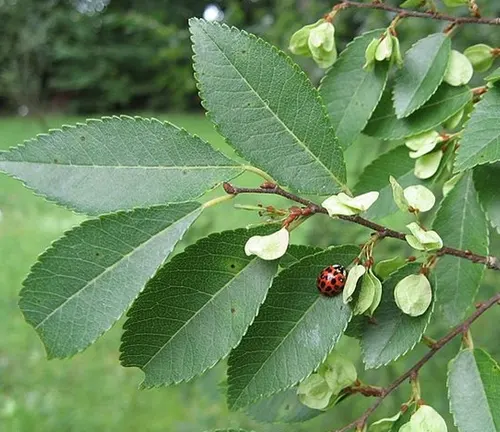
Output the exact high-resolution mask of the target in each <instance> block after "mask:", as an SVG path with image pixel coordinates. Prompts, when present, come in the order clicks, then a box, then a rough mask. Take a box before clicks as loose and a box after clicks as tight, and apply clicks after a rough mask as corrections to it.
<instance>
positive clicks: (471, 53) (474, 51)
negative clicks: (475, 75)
mask: <svg viewBox="0 0 500 432" xmlns="http://www.w3.org/2000/svg"><path fill="white" fill-rule="evenodd" d="M464 55H465V57H467V58H468V59H469V61H470V62H471V64H472V67H473V68H474V69H475V70H476V71H477V72H486V71H487V70H488V69H489V68H490V67H491V66H492V65H493V61H494V59H495V56H494V55H493V48H492V47H490V46H488V45H486V44H477V45H472V46H470V47H469V48H467V49H466V50H465V51H464Z"/></svg>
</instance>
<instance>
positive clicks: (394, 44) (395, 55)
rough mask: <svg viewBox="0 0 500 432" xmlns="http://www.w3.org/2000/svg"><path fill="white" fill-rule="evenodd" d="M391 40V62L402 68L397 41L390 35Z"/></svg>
mask: <svg viewBox="0 0 500 432" xmlns="http://www.w3.org/2000/svg"><path fill="white" fill-rule="evenodd" d="M391 38H392V58H391V60H392V62H393V63H394V64H395V65H396V66H397V67H398V68H402V67H403V63H404V62H403V56H402V55H401V48H400V46H399V39H398V38H397V37H396V36H393V35H391Z"/></svg>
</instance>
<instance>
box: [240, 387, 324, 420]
mask: <svg viewBox="0 0 500 432" xmlns="http://www.w3.org/2000/svg"><path fill="white" fill-rule="evenodd" d="M247 413H248V414H249V415H250V416H251V417H253V418H254V419H255V420H257V421H259V422H263V423H302V422H305V421H307V420H310V419H312V418H314V417H317V416H319V415H320V414H323V413H324V411H320V410H316V409H311V408H309V407H307V406H305V405H304V404H302V403H301V402H300V401H299V398H298V396H297V389H296V388H295V387H294V388H291V389H288V390H285V391H283V392H279V393H276V394H274V395H272V396H271V397H269V398H266V399H262V400H260V401H259V402H257V403H255V404H253V405H250V406H249V407H248V410H247Z"/></svg>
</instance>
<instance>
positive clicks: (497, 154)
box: [455, 87, 500, 172]
mask: <svg viewBox="0 0 500 432" xmlns="http://www.w3.org/2000/svg"><path fill="white" fill-rule="evenodd" d="M499 117H500V87H491V88H490V89H489V90H488V91H487V92H486V94H485V95H484V96H483V98H482V99H481V101H480V102H479V103H477V104H476V105H475V108H474V111H473V112H472V115H471V117H470V119H469V121H468V122H467V123H466V124H465V128H464V131H463V135H462V138H461V140H460V147H459V149H458V154H457V158H456V161H455V170H456V171H458V172H459V171H464V170H466V169H469V168H473V167H475V166H476V165H483V164H486V163H490V162H496V161H498V160H500V122H499V121H498V118H499Z"/></svg>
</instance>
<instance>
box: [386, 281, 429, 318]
mask: <svg viewBox="0 0 500 432" xmlns="http://www.w3.org/2000/svg"><path fill="white" fill-rule="evenodd" d="M394 300H395V301H396V305H397V306H398V308H399V309H400V310H401V311H402V312H403V313H405V314H406V315H410V316H412V317H417V316H420V315H422V314H423V313H424V312H425V311H426V310H427V309H429V306H430V304H431V302H432V289H431V284H430V283H429V281H428V279H427V278H426V277H425V276H424V275H423V274H418V275H410V276H406V277H405V278H404V279H402V280H401V281H399V282H398V283H397V285H396V288H394Z"/></svg>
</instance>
